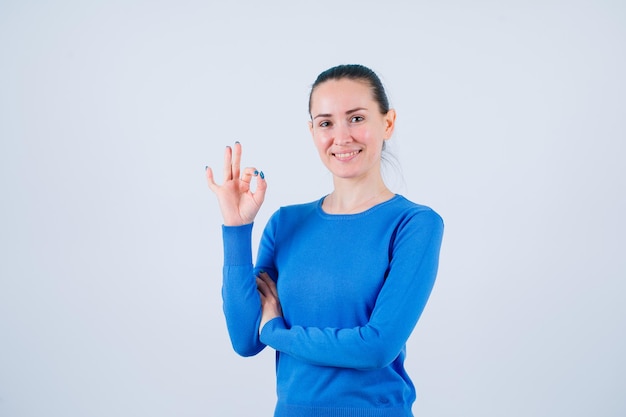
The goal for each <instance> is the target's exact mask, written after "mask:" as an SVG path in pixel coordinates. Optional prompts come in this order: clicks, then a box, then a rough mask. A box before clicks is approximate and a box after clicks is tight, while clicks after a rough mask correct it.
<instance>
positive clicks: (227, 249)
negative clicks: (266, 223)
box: [222, 224, 265, 356]
mask: <svg viewBox="0 0 626 417" xmlns="http://www.w3.org/2000/svg"><path fill="white" fill-rule="evenodd" d="M222 237H223V243H224V267H223V283H222V299H223V308H224V315H225V316H226V325H227V328H228V333H229V336H230V340H231V343H232V345H233V348H234V350H235V351H236V352H237V353H238V354H240V355H242V356H252V355H256V354H257V353H259V352H260V351H261V350H263V348H264V347H265V344H263V343H261V341H260V340H259V336H258V335H259V332H258V329H259V323H260V321H261V300H260V297H259V294H258V292H257V286H256V275H255V273H254V270H253V267H252V245H251V239H252V224H248V225H243V226H223V227H222Z"/></svg>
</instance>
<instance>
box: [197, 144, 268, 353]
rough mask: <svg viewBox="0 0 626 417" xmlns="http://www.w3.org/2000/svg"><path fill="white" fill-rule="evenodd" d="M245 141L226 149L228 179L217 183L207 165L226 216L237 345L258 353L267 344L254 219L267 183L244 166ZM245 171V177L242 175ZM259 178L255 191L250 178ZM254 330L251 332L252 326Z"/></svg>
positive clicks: (227, 272)
mask: <svg viewBox="0 0 626 417" xmlns="http://www.w3.org/2000/svg"><path fill="white" fill-rule="evenodd" d="M240 161H241V144H239V143H235V146H234V147H233V148H232V149H231V148H230V147H226V151H225V152H224V182H223V184H222V185H218V184H216V183H215V180H214V178H213V171H212V170H211V168H209V167H207V169H206V177H207V182H208V185H209V188H210V189H211V191H213V192H214V193H215V194H216V196H217V199H218V203H219V206H220V211H221V212H222V216H223V217H224V226H223V228H222V236H223V240H224V268H223V286H222V297H223V300H224V314H225V316H226V324H227V327H228V331H229V334H230V338H231V342H232V344H233V348H234V349H235V351H236V352H237V353H239V354H240V355H243V356H250V355H254V354H256V353H258V352H259V351H261V350H262V349H263V347H264V345H263V344H261V343H260V342H259V340H258V336H257V334H258V332H257V331H256V328H257V326H258V325H259V319H260V314H261V310H260V308H261V307H260V301H259V296H258V293H257V289H256V282H255V280H256V278H255V276H254V273H253V270H252V249H251V234H252V223H253V221H254V218H255V217H256V215H257V213H258V211H259V209H260V207H261V204H263V200H264V198H265V191H266V189H267V183H266V182H265V179H264V177H263V174H262V173H259V172H258V171H257V170H256V169H255V168H251V167H249V168H245V169H244V170H243V172H241V170H240ZM240 174H241V177H240ZM253 179H256V185H257V186H256V191H255V192H254V193H253V192H252V190H251V188H250V182H251V181H252V180H253ZM251 327H252V328H254V331H252V332H250V331H249V329H250V328H251Z"/></svg>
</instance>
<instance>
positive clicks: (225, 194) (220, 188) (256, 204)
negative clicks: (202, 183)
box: [206, 142, 267, 226]
mask: <svg viewBox="0 0 626 417" xmlns="http://www.w3.org/2000/svg"><path fill="white" fill-rule="evenodd" d="M240 163H241V144H240V143H239V142H236V143H235V146H234V147H233V148H231V147H230V146H227V147H226V151H225V152H224V183H223V184H222V185H217V184H216V183H215V180H214V179H213V171H212V170H211V168H210V167H207V169H206V177H207V182H208V183H209V188H210V189H211V191H213V192H214V193H215V194H216V195H217V200H218V202H219V205H220V210H221V212H222V216H223V217H224V225H225V226H240V225H243V224H248V223H252V222H253V221H254V218H255V216H256V215H257V213H258V212H259V209H260V208H261V204H263V200H264V199H265V191H266V190H267V183H266V182H265V177H264V176H263V172H259V171H257V170H256V168H253V167H248V168H245V169H244V170H243V174H241V173H240V167H239V165H240ZM240 174H241V178H240V177H239V176H240ZM252 178H255V179H256V190H255V192H254V193H253V192H252V191H251V190H250V181H252Z"/></svg>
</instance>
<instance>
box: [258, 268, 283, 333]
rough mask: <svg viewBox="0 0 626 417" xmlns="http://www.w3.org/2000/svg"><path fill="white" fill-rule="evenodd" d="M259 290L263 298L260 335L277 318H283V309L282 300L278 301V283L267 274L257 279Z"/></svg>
mask: <svg viewBox="0 0 626 417" xmlns="http://www.w3.org/2000/svg"><path fill="white" fill-rule="evenodd" d="M256 284H257V289H258V291H259V295H260V296H261V310H262V311H261V323H260V324H259V334H261V330H263V326H265V324H266V323H267V322H268V321H270V320H272V319H275V318H276V317H282V316H283V309H282V307H281V306H280V300H279V299H278V289H277V288H276V283H275V282H274V280H273V279H272V278H270V276H269V275H268V274H267V272H261V273H260V274H259V276H258V277H257V278H256Z"/></svg>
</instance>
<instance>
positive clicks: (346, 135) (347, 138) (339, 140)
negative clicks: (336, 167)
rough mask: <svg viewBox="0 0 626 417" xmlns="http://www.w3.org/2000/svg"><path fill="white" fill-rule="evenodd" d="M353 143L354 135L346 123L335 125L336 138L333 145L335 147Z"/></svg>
mask: <svg viewBox="0 0 626 417" xmlns="http://www.w3.org/2000/svg"><path fill="white" fill-rule="evenodd" d="M350 142H352V133H351V132H350V127H349V126H347V125H346V124H344V123H338V124H336V125H335V137H334V141H333V143H334V144H335V145H339V146H341V145H345V144H347V143H350Z"/></svg>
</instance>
